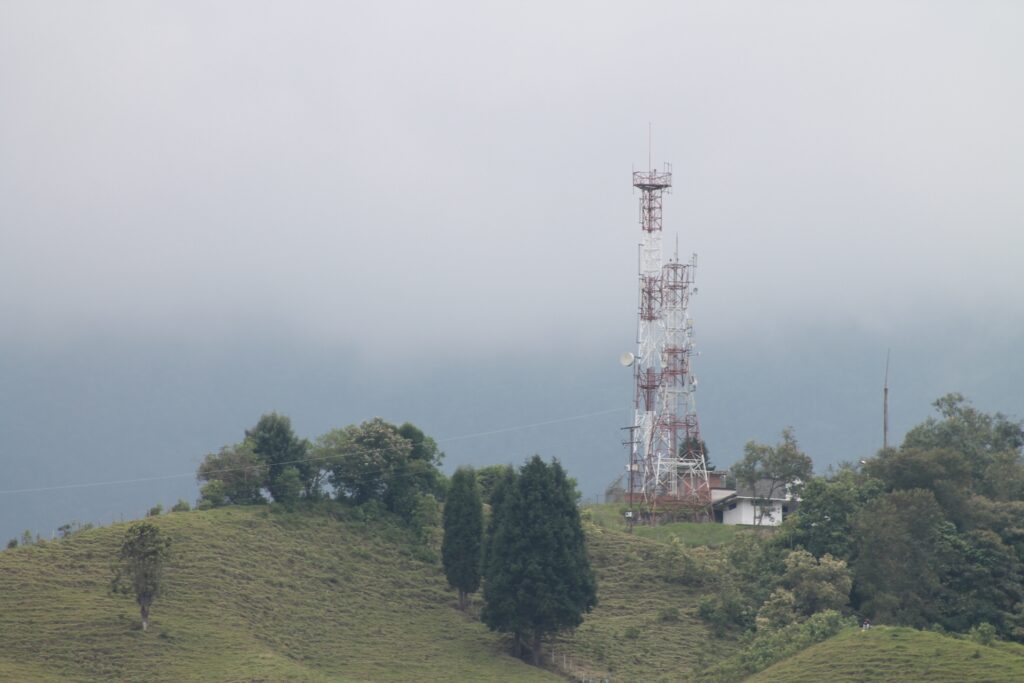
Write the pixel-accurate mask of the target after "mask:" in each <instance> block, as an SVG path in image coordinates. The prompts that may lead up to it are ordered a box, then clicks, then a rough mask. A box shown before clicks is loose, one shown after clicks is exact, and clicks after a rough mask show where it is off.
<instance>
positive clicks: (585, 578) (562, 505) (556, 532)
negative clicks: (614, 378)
mask: <svg viewBox="0 0 1024 683" xmlns="http://www.w3.org/2000/svg"><path fill="white" fill-rule="evenodd" d="M575 501H576V492H575V490H574V489H573V487H572V486H571V484H570V482H569V479H568V477H566V474H565V470H563V469H562V466H561V465H560V464H558V461H553V462H552V463H551V464H550V465H547V464H545V463H544V461H543V460H541V458H540V456H534V457H533V458H532V459H530V460H529V461H528V462H527V463H526V464H525V465H523V466H522V467H521V468H520V470H519V472H518V474H516V475H514V476H513V477H511V479H510V480H509V479H503V483H502V484H499V486H498V487H497V488H496V490H495V491H494V494H493V496H492V501H491V505H492V515H493V517H492V520H491V524H490V525H489V529H490V535H489V538H488V540H487V544H488V549H487V555H486V561H487V563H486V565H485V568H484V579H485V581H484V602H485V605H484V609H483V613H482V617H483V620H484V623H485V624H487V626H488V627H489V628H490V629H491V630H494V631H500V632H503V633H510V634H512V637H513V641H514V643H515V649H516V654H517V655H520V654H521V653H522V648H523V645H524V644H525V645H528V647H529V649H530V653H531V655H532V658H533V662H534V663H535V664H539V663H540V657H541V645H542V643H543V640H544V638H545V637H546V636H548V635H550V634H552V633H556V632H558V631H561V630H564V629H568V628H574V627H576V626H578V625H579V624H580V623H582V621H583V614H584V613H586V612H589V611H590V610H591V608H593V606H594V605H595V604H597V584H596V581H595V579H594V573H593V571H592V570H591V568H590V561H589V559H588V558H587V551H586V539H585V537H584V535H583V527H582V525H581V523H580V515H579V509H578V508H577V506H576V502H575Z"/></svg>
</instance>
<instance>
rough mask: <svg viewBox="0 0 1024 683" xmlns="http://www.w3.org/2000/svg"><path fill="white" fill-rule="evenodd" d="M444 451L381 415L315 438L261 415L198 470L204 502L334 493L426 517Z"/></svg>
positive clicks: (291, 500)
mask: <svg viewBox="0 0 1024 683" xmlns="http://www.w3.org/2000/svg"><path fill="white" fill-rule="evenodd" d="M443 457H444V454H443V453H442V452H441V451H440V450H439V449H438V447H437V443H436V442H435V441H434V440H433V439H432V438H430V437H429V436H426V435H425V434H424V433H423V431H422V430H420V429H419V428H418V427H416V426H415V425H412V424H409V423H405V424H403V425H401V426H395V425H393V424H390V423H388V422H385V421H384V420H382V419H380V418H374V419H372V420H368V421H366V422H363V423H362V424H360V425H349V426H347V427H344V428H340V429H332V430H331V431H329V432H327V433H326V434H324V435H322V436H320V437H319V438H318V439H317V440H316V441H315V442H314V443H313V444H310V442H309V441H308V440H306V439H303V438H300V437H298V436H297V435H296V434H295V432H294V431H293V430H292V426H291V421H290V420H289V419H288V418H287V417H285V416H283V415H278V414H277V413H269V414H267V415H263V416H262V417H261V418H260V419H259V422H257V424H256V426H255V427H253V428H252V429H248V430H246V432H245V439H244V440H243V441H242V442H241V443H237V444H232V445H229V446H225V447H224V448H222V449H221V450H220V452H218V453H211V454H209V455H207V456H206V458H205V459H204V460H203V462H202V464H201V465H200V466H199V470H198V472H197V474H196V476H197V479H198V480H199V481H200V482H203V486H202V488H201V494H202V497H201V499H200V506H201V507H219V506H221V505H252V504H259V503H265V502H267V500H268V499H270V500H272V501H274V502H276V503H282V504H284V505H286V506H290V505H293V504H295V503H297V502H299V501H303V500H306V501H310V500H318V499H320V498H324V497H328V496H334V497H335V498H337V499H338V500H342V501H346V502H349V503H352V504H355V505H364V504H373V505H377V506H380V507H383V508H384V509H386V510H388V511H389V512H392V513H395V514H397V515H398V516H400V517H401V518H402V519H404V520H406V521H407V522H410V523H413V524H416V523H418V520H423V519H427V518H430V517H431V516H433V515H434V514H435V512H436V508H437V500H438V499H441V498H443V497H444V493H445V488H446V486H447V481H446V480H445V477H444V475H443V474H442V473H441V471H440V470H439V469H438V467H439V465H440V464H441V460H442V458H443Z"/></svg>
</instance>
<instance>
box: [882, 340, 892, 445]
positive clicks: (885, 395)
mask: <svg viewBox="0 0 1024 683" xmlns="http://www.w3.org/2000/svg"><path fill="white" fill-rule="evenodd" d="M890 350H891V349H886V350H885V383H884V384H883V385H882V449H883V450H888V448H889V351H890Z"/></svg>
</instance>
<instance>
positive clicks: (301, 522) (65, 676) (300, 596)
mask: <svg viewBox="0 0 1024 683" xmlns="http://www.w3.org/2000/svg"><path fill="white" fill-rule="evenodd" d="M155 521H156V522H157V523H158V524H159V525H160V528H161V530H163V531H164V532H166V534H168V535H169V536H170V537H171V538H172V539H173V542H174V552H175V560H174V561H173V563H172V565H171V566H170V567H169V569H168V571H167V574H166V577H167V581H168V584H169V585H168V592H167V595H166V596H165V597H163V598H161V599H159V600H158V601H157V602H156V604H155V605H154V608H153V614H152V624H151V627H150V630H149V632H148V633H142V632H141V631H140V630H139V629H138V623H137V622H138V609H137V607H136V606H135V604H134V602H133V601H132V600H131V599H129V598H125V597H115V596H112V595H109V594H108V592H107V586H108V583H109V580H110V569H109V563H110V559H111V558H112V557H113V556H114V553H115V550H116V548H117V546H118V544H119V542H120V537H121V536H122V534H123V533H124V529H125V525H115V526H112V527H107V528H102V529H94V530H91V531H87V532H82V533H79V534H76V535H74V536H73V537H71V538H68V539H66V540H63V541H57V542H50V543H47V544H45V545H42V546H33V547H25V548H16V549H13V550H6V551H4V552H2V553H0V680H4V681H54V682H57V681H114V680H116V681H174V682H181V683H184V682H187V681H246V682H248V683H252V682H254V681H310V682H319V681H430V680H466V681H469V680H501V681H549V680H559V677H557V676H555V675H554V674H551V673H548V672H545V671H541V670H538V669H535V668H532V667H529V666H527V665H525V664H523V663H522V662H520V661H518V660H516V659H514V658H512V657H509V656H507V655H506V654H505V651H504V647H503V644H502V642H501V641H500V639H499V638H498V637H497V636H495V635H493V634H491V633H489V632H488V631H487V629H486V628H485V627H484V626H483V625H482V624H480V623H479V622H478V621H476V620H474V619H472V618H471V617H468V616H467V615H464V614H462V613H460V612H459V611H457V610H456V609H455V608H454V604H455V599H454V594H453V593H452V592H451V591H449V590H447V588H446V586H445V582H444V577H443V575H442V574H441V572H440V570H439V569H438V567H437V566H436V565H434V564H431V563H429V562H425V561H423V560H422V559H418V557H417V556H416V555H417V553H415V552H410V549H415V546H414V545H413V544H411V543H410V539H409V538H407V537H406V535H405V534H404V532H402V531H401V530H399V529H396V528H394V527H391V526H389V525H385V524H381V523H360V522H357V521H339V520H336V519H332V518H331V517H328V516H326V515H320V514H301V513H272V512H270V511H269V510H268V509H267V508H227V509H221V510H213V511H206V512H188V513H174V514H169V515H164V516H162V517H159V518H155Z"/></svg>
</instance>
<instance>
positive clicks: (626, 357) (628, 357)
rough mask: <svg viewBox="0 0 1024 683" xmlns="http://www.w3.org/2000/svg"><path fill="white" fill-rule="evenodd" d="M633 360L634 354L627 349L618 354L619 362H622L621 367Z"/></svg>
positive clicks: (626, 365)
mask: <svg viewBox="0 0 1024 683" xmlns="http://www.w3.org/2000/svg"><path fill="white" fill-rule="evenodd" d="M634 361H636V356H634V355H633V354H632V353H630V352H629V351H626V352H625V353H624V354H622V355H621V356H619V363H620V364H622V367H624V368H628V367H629V366H631V365H632V364H633V362H634Z"/></svg>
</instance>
